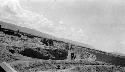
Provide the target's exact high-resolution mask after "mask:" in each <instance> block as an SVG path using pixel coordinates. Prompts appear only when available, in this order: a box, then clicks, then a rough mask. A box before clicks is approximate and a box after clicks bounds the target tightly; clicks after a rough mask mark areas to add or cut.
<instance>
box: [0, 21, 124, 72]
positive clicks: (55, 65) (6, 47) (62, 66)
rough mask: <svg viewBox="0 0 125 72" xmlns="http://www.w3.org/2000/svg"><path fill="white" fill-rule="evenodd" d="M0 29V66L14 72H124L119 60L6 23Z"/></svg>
mask: <svg viewBox="0 0 125 72" xmlns="http://www.w3.org/2000/svg"><path fill="white" fill-rule="evenodd" d="M0 25H1V28H0V43H1V47H0V62H1V63H2V62H7V63H9V64H10V65H11V66H12V67H13V68H14V69H15V70H17V71H21V72H23V71H25V72H29V70H30V71H31V72H36V71H33V70H37V71H40V70H43V71H46V70H47V71H48V70H50V71H51V70H67V69H71V72H72V71H75V70H77V68H78V69H80V70H84V68H86V69H89V68H90V72H93V70H95V69H98V68H101V67H102V68H101V70H102V71H105V70H107V71H106V72H108V70H112V71H113V72H114V71H117V70H119V71H120V72H122V71H123V70H124V67H125V62H124V61H125V58H124V57H123V56H120V55H115V54H111V53H107V52H103V51H99V50H95V49H94V48H92V46H89V45H87V44H82V43H78V42H75V41H71V40H67V39H63V38H56V37H54V36H51V35H49V34H46V33H41V32H38V31H36V30H33V29H29V28H25V27H19V26H16V25H13V24H10V23H6V22H2V21H0ZM51 64H52V65H51ZM42 66H45V67H42ZM117 66H118V67H117ZM119 66H120V68H119ZM41 67H42V68H41ZM104 68H105V69H104ZM111 68H113V69H111ZM85 72H87V71H85ZM97 72H99V71H97Z"/></svg>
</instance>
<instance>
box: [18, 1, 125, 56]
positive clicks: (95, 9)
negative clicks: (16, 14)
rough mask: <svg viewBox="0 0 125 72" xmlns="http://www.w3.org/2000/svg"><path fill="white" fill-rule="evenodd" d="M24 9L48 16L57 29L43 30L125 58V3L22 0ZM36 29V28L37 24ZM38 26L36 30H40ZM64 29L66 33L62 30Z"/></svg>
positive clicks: (41, 29) (47, 28) (45, 28)
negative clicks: (122, 54) (123, 55)
mask: <svg viewBox="0 0 125 72" xmlns="http://www.w3.org/2000/svg"><path fill="white" fill-rule="evenodd" d="M20 1H21V2H20V3H21V6H22V7H23V8H24V9H26V10H29V11H32V12H34V13H37V14H40V15H44V16H45V17H46V18H47V19H49V20H50V21H52V22H53V25H54V26H53V28H54V29H55V28H56V26H57V30H52V29H53V28H51V27H50V28H49V27H41V28H40V27H39V26H40V25H37V26H38V28H39V30H40V31H43V29H44V30H46V31H47V30H48V32H51V33H54V35H58V36H60V37H63V38H68V39H72V40H75V41H79V42H82V43H85V44H90V45H92V46H93V47H95V48H96V49H99V50H103V51H107V52H118V53H124V54H125V20H124V19H125V1H124V0H20ZM34 25H35V24H34ZM37 26H36V29H38V28H37ZM59 28H62V29H59Z"/></svg>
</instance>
